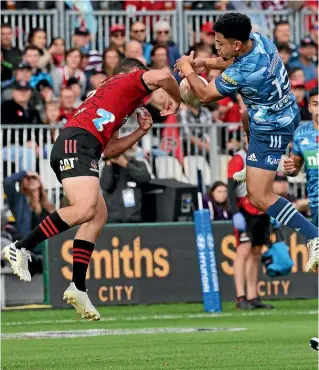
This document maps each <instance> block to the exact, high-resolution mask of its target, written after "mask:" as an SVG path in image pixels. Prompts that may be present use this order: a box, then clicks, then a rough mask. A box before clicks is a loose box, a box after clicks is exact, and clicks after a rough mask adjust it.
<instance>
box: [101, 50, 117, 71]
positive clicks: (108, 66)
mask: <svg viewBox="0 0 319 370" xmlns="http://www.w3.org/2000/svg"><path fill="white" fill-rule="evenodd" d="M102 59H103V72H104V73H105V74H106V76H107V77H108V76H111V75H112V74H113V71H114V68H115V67H116V66H117V65H118V63H119V62H120V60H121V54H120V53H119V51H118V50H117V49H112V48H107V49H105V50H104V52H103V56H102Z"/></svg>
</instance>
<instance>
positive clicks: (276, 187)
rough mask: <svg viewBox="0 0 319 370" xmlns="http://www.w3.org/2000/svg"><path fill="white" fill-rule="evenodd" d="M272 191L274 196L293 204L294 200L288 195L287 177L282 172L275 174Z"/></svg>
mask: <svg viewBox="0 0 319 370" xmlns="http://www.w3.org/2000/svg"><path fill="white" fill-rule="evenodd" d="M272 190H273V192H274V193H275V194H277V195H280V196H281V197H284V198H286V199H287V200H289V202H291V203H294V202H295V200H296V198H295V197H294V196H293V195H291V194H289V183H288V177H287V175H286V174H285V173H284V172H281V171H279V172H277V173H276V176H275V179H274V182H273V187H272Z"/></svg>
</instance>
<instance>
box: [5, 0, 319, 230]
mask: <svg viewBox="0 0 319 370" xmlns="http://www.w3.org/2000/svg"><path fill="white" fill-rule="evenodd" d="M183 4H184V9H194V10H235V11H240V12H244V11H245V10H247V9H254V10H260V13H259V16H258V17H257V16H256V18H254V19H252V23H253V27H254V30H255V31H261V32H263V31H264V28H263V24H264V22H265V19H266V18H265V16H264V15H263V12H262V10H263V9H265V10H274V11H275V10H280V9H287V8H288V7H292V8H293V9H296V8H299V7H300V6H305V7H308V8H310V9H313V10H314V12H315V11H316V10H317V8H316V6H317V2H313V1H305V2H298V1H287V0H283V1H260V2H256V1H255V2H254V1H210V2H205V1H195V2H194V1H193V2H192V1H184V3H183ZM55 6H56V2H54V1H40V2H27V1H17V2H14V1H1V7H2V9H9V10H14V9H16V10H21V9H51V8H54V7H55ZM92 6H93V8H94V10H105V9H109V10H128V11H135V10H172V9H174V8H175V6H176V3H175V1H124V2H121V1H118V2H115V1H92ZM212 26H213V24H212V23H211V22H205V23H203V24H202V25H201V28H200V41H199V42H197V43H194V44H193V45H192V46H191V47H190V49H189V50H188V51H185V52H186V53H189V52H190V51H191V50H194V51H195V56H196V57H203V58H208V57H213V56H216V54H217V53H216V49H215V46H214V31H213V29H212ZM152 27H153V34H154V38H153V39H152V40H151V42H147V41H146V25H145V24H144V23H143V22H142V21H136V22H133V23H131V24H130V29H129V36H130V37H129V40H127V38H126V35H127V34H128V33H127V31H128V30H126V29H125V25H124V24H119V23H118V24H113V25H112V26H111V27H110V29H109V34H110V40H109V44H108V45H107V47H105V50H104V51H103V53H101V54H100V53H99V52H98V51H97V50H96V45H93V42H92V35H91V33H90V30H89V29H88V28H87V27H86V26H85V25H81V26H79V27H77V28H76V29H75V31H74V34H73V36H72V41H73V46H72V48H70V49H68V50H66V46H65V41H64V39H63V37H55V38H54V39H52V41H51V42H50V44H48V43H47V33H46V30H45V29H43V28H39V27H37V28H34V29H32V30H31V31H30V32H29V34H28V35H27V41H26V44H25V47H24V49H23V50H20V49H19V48H17V47H13V44H12V39H13V37H14V35H16V31H17V30H15V29H12V26H11V25H10V24H8V23H3V24H1V101H2V104H1V110H2V123H3V124H11V125H12V127H13V128H14V125H24V124H32V125H34V127H35V128H36V125H38V124H47V125H49V126H51V125H53V126H55V125H57V124H60V125H64V124H65V123H66V122H67V121H68V120H69V119H70V117H72V115H73V114H74V112H75V111H76V109H77V107H78V106H79V105H80V104H81V103H82V102H83V101H84V100H85V99H86V97H87V96H88V95H89V94H90V92H91V91H92V90H95V89H96V88H97V87H98V85H99V84H100V83H101V82H102V81H103V80H104V79H105V78H106V77H109V76H111V75H112V72H113V70H114V68H115V67H116V65H117V64H118V63H119V61H120V60H121V59H123V58H124V57H132V58H137V59H139V60H140V61H142V62H143V63H144V64H145V65H147V66H148V67H149V68H151V69H152V68H153V69H167V70H170V71H171V73H174V72H173V66H174V63H175V61H176V60H177V59H178V58H179V57H180V53H179V47H178V44H177V43H176V41H178V40H173V39H172V28H171V25H170V24H169V23H168V22H167V21H163V20H160V21H157V22H156V23H154V24H153V25H152ZM265 29H266V28H265ZM291 35H292V29H291V26H290V24H289V22H287V21H284V20H282V21H278V22H277V23H276V24H275V28H274V34H273V37H274V40H275V43H276V45H277V47H278V51H279V53H280V55H281V57H282V59H283V61H284V63H285V65H286V67H287V69H288V73H289V77H290V82H291V87H292V92H293V94H294V95H295V97H296V99H297V102H298V105H299V107H300V112H301V117H302V120H308V119H310V116H309V112H308V110H307V99H308V97H307V93H308V91H309V90H310V89H311V88H312V87H314V86H316V85H317V84H318V22H316V23H313V24H311V26H310V29H309V35H307V36H306V37H304V38H303V39H302V40H300V42H299V44H298V45H297V44H295V43H294V42H293V41H292V36H291ZM61 36H62V35H61ZM198 73H199V74H200V75H201V76H202V77H204V78H205V79H207V81H211V80H213V79H215V78H216V77H217V76H218V75H219V73H220V72H219V71H215V70H210V71H209V72H200V71H198ZM175 77H176V79H177V80H178V81H180V77H179V76H178V75H175ZM164 94H165V93H164ZM164 101H165V96H163V92H160V91H156V92H154V93H153V94H152V95H150V97H149V98H148V99H147V100H145V101H144V105H145V106H146V108H147V109H148V110H149V112H150V113H151V115H152V117H153V120H154V122H156V123H163V124H165V123H167V124H169V123H172V122H173V123H174V122H175V123H176V122H180V123H181V125H182V127H183V129H182V133H181V135H180V133H177V134H176V133H175V139H176V140H177V139H178V138H181V139H180V140H181V142H180V143H179V144H180V146H181V148H182V152H184V154H188V155H191V154H196V155H204V156H206V155H207V153H209V150H210V147H211V144H210V141H209V135H208V132H207V130H206V129H205V128H203V127H202V125H203V124H205V123H207V122H212V123H222V122H224V123H235V124H238V123H239V122H240V121H241V112H242V110H243V103H242V101H241V99H240V98H239V96H236V95H234V96H231V97H227V98H224V99H222V100H221V101H219V102H217V103H214V104H212V105H210V107H209V108H207V107H200V108H197V109H196V108H192V107H188V106H186V105H184V104H182V105H181V107H180V111H179V112H178V114H177V116H176V117H168V118H167V119H166V120H165V119H164V118H163V117H161V116H160V114H159V112H160V111H161V109H162V108H163V102H164ZM131 121H133V123H134V118H132V119H131ZM197 126H198V127H197ZM166 134H167V132H166ZM240 134H241V128H240V126H239V124H238V125H237V127H236V126H235V128H234V125H232V126H231V128H229V130H227V132H224V133H223V139H222V141H224V142H225V140H226V143H224V146H223V145H221V147H222V150H224V151H225V153H226V152H227V153H235V152H236V151H237V150H238V149H239V148H240V140H239V137H240ZM161 135H162V139H163V140H164V139H165V137H164V136H165V130H162V133H161ZM52 137H54V134H53V133H52ZM11 139H12V142H11V143H8V142H7V136H6V135H4V137H3V155H4V157H3V158H4V160H5V161H6V160H8V156H9V153H8V151H7V148H8V146H10V144H14V147H11V150H10V152H11V155H13V154H12V152H14V155H13V156H14V158H17V157H18V158H20V155H21V156H22V152H23V151H25V150H28V149H29V148H33V149H34V148H35V149H36V150H35V151H34V150H33V151H30V155H37V156H39V151H37V147H38V144H39V142H38V140H39V137H38V136H37V134H35V142H34V141H33V140H32V137H31V130H29V131H27V137H26V138H25V137H24V135H23V134H22V133H21V134H20V133H19V135H18V142H17V141H16V137H13V136H12V137H11ZM25 146H26V147H25ZM135 149H136V150H134V156H133V155H132V153H130V154H129V156H122V158H119V159H116V160H112V161H106V165H105V169H104V172H103V174H102V180H101V187H102V189H103V191H104V193H105V194H109V196H111V195H112V194H113V193H112V192H114V191H115V190H116V189H115V187H116V184H118V186H120V184H121V181H122V182H123V181H129V180H132V178H133V179H135V180H136V176H137V178H138V180H136V181H137V182H139V181H140V182H144V181H146V182H147V181H149V179H150V178H151V174H150V173H149V172H150V171H148V170H147V169H146V167H145V165H140V164H137V163H135V162H134V157H136V156H137V155H138V154H139V155H141V156H143V157H146V158H147V157H148V155H149V154H150V153H149V151H150V150H152V151H153V153H156V155H163V154H165V155H169V154H172V153H171V151H172V148H168V147H167V146H163V145H161V143H158V147H156V148H149V147H148V148H147V149H145V148H142V146H140V147H139V148H135ZM15 151H17V153H18V154H16V153H15ZM34 153H36V154H34ZM135 153H137V154H135ZM32 161H33V160H32V158H29V159H27V161H21V164H20V166H19V168H20V170H21V172H19V173H17V174H15V175H13V176H11V177H10V178H9V177H8V178H7V190H6V191H8V192H9V194H7V196H10V194H12V192H13V189H14V188H15V186H14V185H13V184H15V182H16V181H20V183H21V184H22V185H23V186H22V190H21V196H20V197H19V199H18V200H17V198H16V197H15V201H17V202H18V203H19V204H18V206H17V204H12V202H9V204H10V207H12V211H13V213H14V214H17V207H18V209H19V210H20V211H21V210H22V209H25V207H29V208H30V212H29V213H31V216H30V220H32V222H37V220H40V219H41V217H45V214H46V212H47V211H48V207H49V208H50V207H51V206H52V205H50V203H49V202H48V200H47V198H46V196H45V191H43V186H42V185H41V179H40V178H39V177H38V176H37V175H36V174H32V173H31V174H30V171H31V169H32V168H31V167H32V165H31V162H32ZM123 168H124V169H127V168H130V170H131V172H130V174H129V175H127V173H126V176H128V179H124V178H123V177H121V175H120V172H121V171H122V170H123ZM119 169H120V170H119ZM106 172H108V173H109V174H111V173H116V177H114V178H116V179H117V180H119V181H118V182H117V183H115V182H114V181H113V182H112V183H110V182H108V183H107V181H106V180H105V179H106V177H107V176H106V175H105V176H104V174H106ZM126 172H127V171H126ZM155 175H156V173H155ZM14 176H15V177H14ZM10 181H11V182H10ZM35 183H36V184H37V185H35ZM8 184H9V185H10V186H11V187H10V186H9V185H8ZM25 184H33V185H34V186H35V187H36V189H37V191H36V194H37V195H36V196H35V198H33V195H32V197H31V199H32V200H31V201H30V200H28V199H29V198H28V197H30V194H34V192H32V191H31V192H29V190H28V186H26V185H25ZM33 185H32V186H33ZM30 186H31V185H30ZM32 186H31V187H32ZM10 189H11V190H10ZM110 189H113V190H112V191H111V190H110ZM117 190H118V189H117ZM137 199H140V197H139V196H137ZM40 200H41V201H40ZM111 201H112V200H111ZM209 202H211V203H212V204H213V209H214V210H215V213H214V214H215V219H216V218H218V217H220V218H221V219H228V218H230V217H231V213H230V211H229V209H228V205H227V187H226V185H225V184H223V183H222V182H217V183H215V184H213V185H212V187H211V189H210V191H209V192H208V194H207V197H206V203H207V204H208V203H209ZM115 208H116V206H115ZM23 213H25V211H23ZM27 214H28V212H27ZM34 215H35V216H34ZM118 219H122V220H123V217H121V215H116V216H114V222H116V221H118ZM30 220H29V221H30ZM136 220H138V217H137V216H136V214H135V215H133V216H132V219H128V220H127V221H136ZM24 221H26V220H24ZM29 221H27V223H28V224H29V226H30V227H31V224H32V222H31V221H30V222H29ZM32 225H33V224H32ZM17 226H18V229H19V230H18V231H19V232H20V235H22V234H24V233H27V231H26V230H25V231H23V232H22V230H24V228H25V225H17ZM31 228H32V227H31Z"/></svg>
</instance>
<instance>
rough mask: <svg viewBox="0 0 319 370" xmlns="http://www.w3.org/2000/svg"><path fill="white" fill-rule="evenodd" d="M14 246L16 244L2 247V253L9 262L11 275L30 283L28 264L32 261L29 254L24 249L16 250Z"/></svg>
mask: <svg viewBox="0 0 319 370" xmlns="http://www.w3.org/2000/svg"><path fill="white" fill-rule="evenodd" d="M15 244H16V242H15V243H12V244H9V245H7V246H6V247H4V248H3V251H2V253H3V254H4V256H5V258H6V259H7V260H8V261H9V262H10V265H11V268H12V270H13V273H14V274H15V275H18V276H19V278H20V280H23V281H27V282H30V281H31V274H30V271H29V266H28V263H29V261H30V262H31V260H32V259H31V253H30V252H29V251H28V250H26V249H25V248H21V249H18V248H16V246H15Z"/></svg>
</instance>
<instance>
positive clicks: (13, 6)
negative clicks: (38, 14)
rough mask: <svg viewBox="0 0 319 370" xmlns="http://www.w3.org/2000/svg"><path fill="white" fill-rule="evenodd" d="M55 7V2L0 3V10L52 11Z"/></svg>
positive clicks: (9, 0) (23, 1)
mask: <svg viewBox="0 0 319 370" xmlns="http://www.w3.org/2000/svg"><path fill="white" fill-rule="evenodd" d="M55 7H56V1H50V0H45V1H25V0H22V1H11V0H8V1H1V9H8V10H23V9H28V10H44V9H54V8H55Z"/></svg>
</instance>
